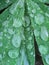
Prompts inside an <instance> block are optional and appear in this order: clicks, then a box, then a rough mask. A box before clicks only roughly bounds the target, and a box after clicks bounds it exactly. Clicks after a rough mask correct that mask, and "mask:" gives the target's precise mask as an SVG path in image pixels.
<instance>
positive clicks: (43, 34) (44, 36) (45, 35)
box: [41, 26, 48, 41]
mask: <svg viewBox="0 0 49 65" xmlns="http://www.w3.org/2000/svg"><path fill="white" fill-rule="evenodd" d="M41 39H42V40H44V41H47V40H48V31H47V29H46V27H44V26H43V27H41Z"/></svg>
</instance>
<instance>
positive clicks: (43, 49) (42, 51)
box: [39, 45, 48, 55]
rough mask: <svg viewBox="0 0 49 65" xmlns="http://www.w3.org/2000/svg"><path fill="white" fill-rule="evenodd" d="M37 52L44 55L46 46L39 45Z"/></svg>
mask: <svg viewBox="0 0 49 65" xmlns="http://www.w3.org/2000/svg"><path fill="white" fill-rule="evenodd" d="M39 51H40V53H41V54H44V55H45V54H46V53H47V51H48V49H47V47H46V46H43V45H40V46H39Z"/></svg>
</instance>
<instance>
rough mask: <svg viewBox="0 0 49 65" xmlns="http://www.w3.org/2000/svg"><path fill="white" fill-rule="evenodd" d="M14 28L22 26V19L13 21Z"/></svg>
mask: <svg viewBox="0 0 49 65" xmlns="http://www.w3.org/2000/svg"><path fill="white" fill-rule="evenodd" d="M13 26H14V27H20V26H22V21H21V20H20V19H13Z"/></svg>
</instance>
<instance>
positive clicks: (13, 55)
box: [8, 50, 19, 59]
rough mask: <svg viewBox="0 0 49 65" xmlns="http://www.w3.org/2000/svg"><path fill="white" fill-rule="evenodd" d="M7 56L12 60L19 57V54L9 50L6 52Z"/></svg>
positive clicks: (16, 51)
mask: <svg viewBox="0 0 49 65" xmlns="http://www.w3.org/2000/svg"><path fill="white" fill-rule="evenodd" d="M8 55H9V57H10V58H13V59H14V58H17V57H18V56H19V52H18V50H10V51H9V52H8Z"/></svg>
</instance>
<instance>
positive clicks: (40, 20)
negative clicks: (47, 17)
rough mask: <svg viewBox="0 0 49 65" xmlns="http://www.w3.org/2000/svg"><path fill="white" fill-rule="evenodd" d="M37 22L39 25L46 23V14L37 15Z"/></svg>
mask: <svg viewBox="0 0 49 65" xmlns="http://www.w3.org/2000/svg"><path fill="white" fill-rule="evenodd" d="M35 22H36V24H38V25H41V24H42V23H44V16H43V15H42V14H37V15H36V16H35Z"/></svg>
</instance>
